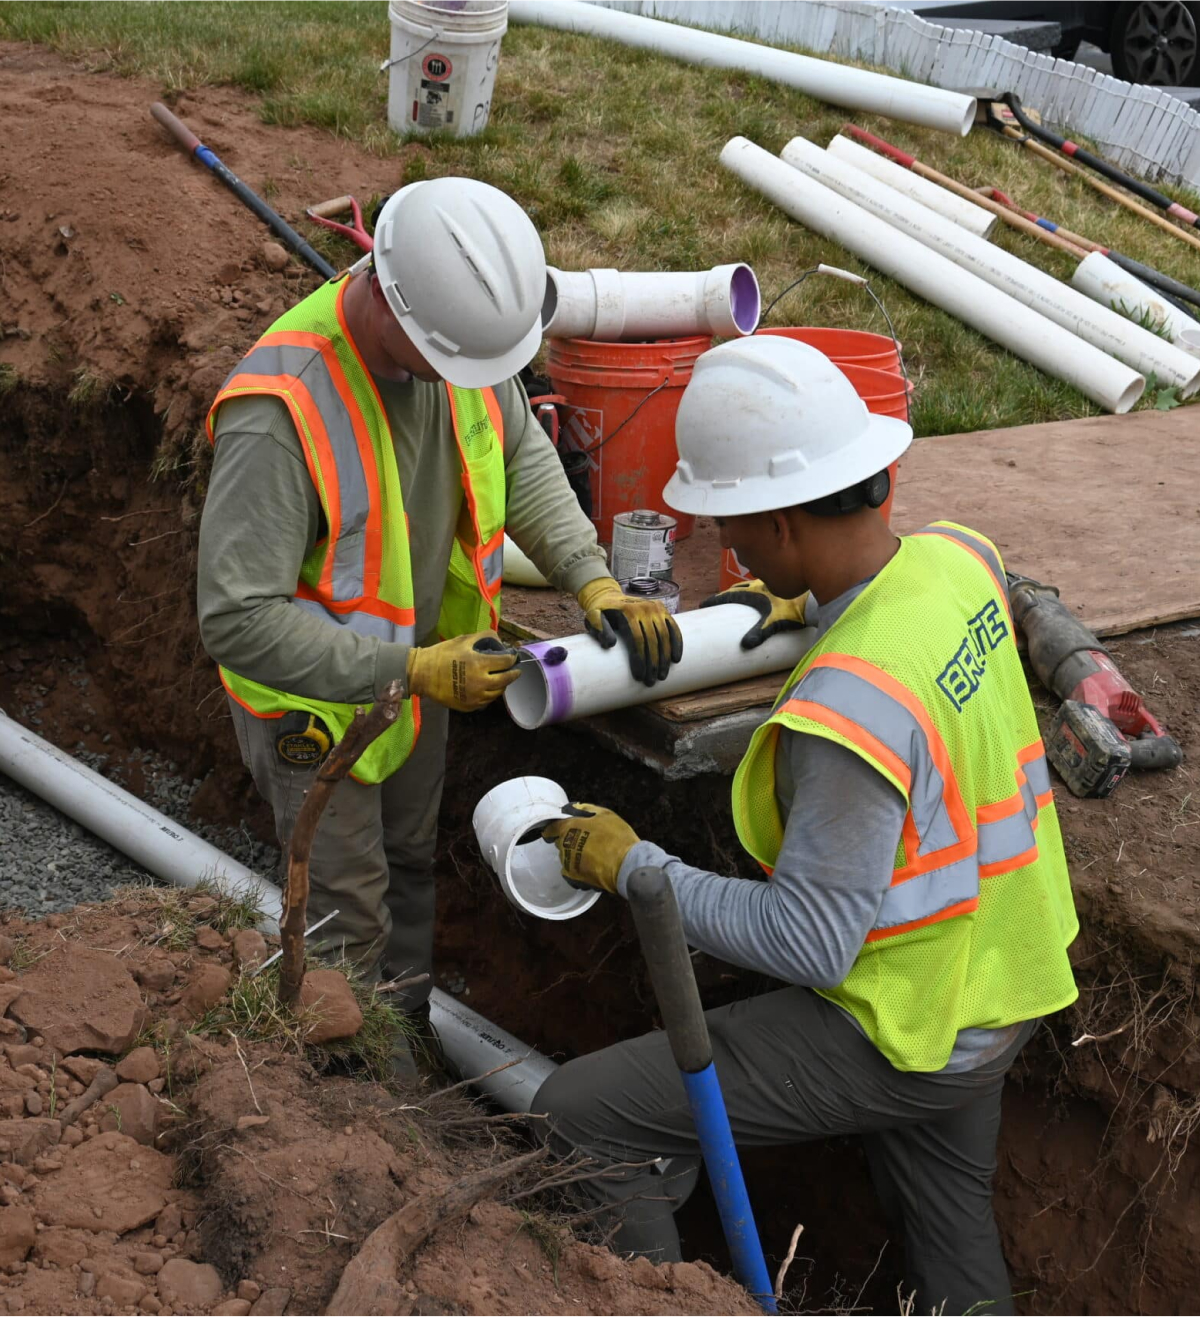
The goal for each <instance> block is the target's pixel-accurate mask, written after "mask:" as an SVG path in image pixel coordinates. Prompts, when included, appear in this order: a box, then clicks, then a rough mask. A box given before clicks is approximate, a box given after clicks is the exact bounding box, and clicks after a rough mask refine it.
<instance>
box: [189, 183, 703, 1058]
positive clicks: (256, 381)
mask: <svg viewBox="0 0 1200 1317" xmlns="http://www.w3.org/2000/svg"><path fill="white" fill-rule="evenodd" d="M360 266H363V268H356V269H355V270H352V271H351V272H350V273H349V275H348V276H343V277H341V278H338V279H333V280H330V281H329V282H328V283H326V284H324V285H323V286H322V287H320V288H318V289H317V290H316V291H315V292H313V293H311V294H310V295H309V296H308V297H306V298H305V299H304V300H303V301H302V302H300V303H299V304H298V305H296V306H294V307H292V309H291V310H290V311H287V312H286V313H285V314H284V315H283V316H281V317H280V318H279V319H278V320H277V321H276V322H275V323H274V324H273V325H272V326H271V327H270V329H268V330H267V332H266V333H265V334H264V335H263V336H262V337H261V338H260V339H259V340H258V342H257V343H255V344H254V346H253V347H252V348H251V349H250V351H249V352H248V353H247V354H246V356H245V357H243V358H242V360H241V362H240V363H239V364H238V365H237V366H236V367H235V369H234V371H233V373H232V374H231V375H230V377H229V378H228V379H227V380H226V381H225V383H224V384H223V385H222V386H221V389H220V391H219V393H218V394H217V397H216V400H215V401H214V403H213V405H212V409H211V411H210V413H209V418H208V430H209V435H210V436H211V437H212V439H213V442H214V444H215V445H216V451H215V454H214V457H213V468H212V476H211V479H210V482H209V487H208V495H207V498H206V500H205V504H204V516H203V521H202V522H201V528H200V562H199V583H198V590H197V595H198V602H199V612H200V630H201V635H202V637H203V640H204V646H205V648H206V649H207V650H208V653H209V654H210V655H211V656H212V657H213V658H214V659H216V661H217V662H218V663H219V664H220V665H221V680H222V681H223V682H224V685H225V688H226V690H227V691H228V693H229V706H230V710H231V713H232V716H233V724H234V728H235V730H236V732H237V737H238V743H239V747H240V750H241V754H242V758H243V760H244V761H245V763H246V765H247V767H248V768H249V769H250V772H251V773H252V775H253V777H254V781H255V784H256V785H257V787H258V789H259V791H260V792H261V793H262V795H263V796H264V797H265V798H266V800H267V801H268V803H269V804H270V805H271V808H272V810H273V811H274V815H275V824H276V830H277V833H278V836H279V842H280V845H281V846H282V847H284V848H286V847H287V845H288V841H289V838H290V835H291V831H292V827H293V825H294V824H295V821H296V813H297V811H298V810H299V808H300V804H301V802H302V801H303V799H304V794H305V792H306V791H307V790H308V788H309V786H310V785H311V784H312V781H313V776H314V774H315V772H316V770H317V768H318V766H319V764H320V763H321V761H322V760H323V759H324V757H325V755H326V754H328V752H329V748H330V745H331V743H332V742H334V741H337V740H339V739H340V738H341V736H342V735H343V734H344V732H345V730H346V728H347V726H348V725H349V722H350V720H351V718H352V717H353V716H354V709H355V706H356V705H364V704H370V703H371V702H372V701H374V700H376V699H378V698H379V697H380V695H382V693H383V692H384V690H385V689H386V688H387V687H388V685H389V684H390V683H391V682H392V681H393V680H396V681H400V682H402V683H403V685H404V691H405V695H406V696H407V698H406V700H405V702H404V705H403V711H402V714H401V717H400V718H399V719H398V720H397V721H396V722H395V723H394V724H392V726H391V727H389V728H388V730H387V731H386V732H385V733H384V734H383V735H382V736H380V737H379V739H378V740H376V741H375V742H374V743H373V744H372V745H371V746H369V747H368V749H367V751H366V753H365V754H364V755H363V757H362V758H361V759H360V760H359V762H358V764H357V765H356V767H355V770H354V775H353V779H347V780H346V781H344V782H342V783H341V784H340V785H339V786H338V788H337V790H336V792H335V793H334V796H333V799H332V800H331V802H330V804H329V806H328V808H327V810H326V812H325V814H324V815H323V817H322V819H321V826H320V828H319V829H318V831H317V835H316V840H315V842H314V845H313V851H312V860H311V878H312V897H311V901H310V906H309V908H310V912H311V913H312V914H313V915H314V917H319V916H321V915H326V914H329V913H331V912H332V911H334V910H335V909H336V910H337V911H339V914H338V916H337V918H336V919H335V920H334V921H333V922H332V923H331V924H329V925H327V926H326V928H325V929H324V930H323V934H322V936H323V937H324V938H325V939H326V940H327V942H329V943H331V944H333V945H336V946H340V947H341V948H342V949H343V950H344V952H345V954H346V956H347V957H348V958H349V959H350V960H352V961H355V962H357V963H358V965H359V966H360V968H361V969H362V971H363V972H364V973H365V974H367V975H368V976H373V975H375V974H377V973H379V972H383V973H386V974H389V975H409V974H412V973H414V971H415V972H416V973H418V974H420V973H428V972H429V970H430V965H431V958H432V943H433V915H434V882H433V861H434V846H435V841H436V837H437V814H438V804H439V801H440V799H441V794H442V779H443V774H444V764H445V750H446V728H447V710H448V709H457V710H460V711H462V712H466V713H470V712H472V711H473V710H476V709H481V708H483V707H484V706H485V705H486V704H488V703H489V702H490V701H492V700H494V699H495V698H496V697H497V696H499V695H500V694H501V693H502V692H503V690H504V688H505V687H506V686H507V685H508V684H509V683H510V682H512V681H514V680H515V679H516V676H517V669H516V663H517V655H516V651H515V650H513V649H510V648H508V647H507V646H504V645H501V644H500V642H499V640H498V639H497V637H496V627H497V625H498V623H499V617H500V586H501V576H502V555H503V542H504V531H505V527H506V526H507V527H508V530H509V532H510V534H511V535H512V538H513V540H514V541H515V542H516V543H517V544H519V545H520V546H521V548H522V549H524V550H525V551H526V552H527V553H528V554H529V556H530V557H531V558H532V559H533V561H534V562H535V563H536V564H537V566H538V567H539V568H540V569H541V571H542V572H543V573H544V574H545V575H546V576H547V577H548V578H549V579H550V581H551V582H552V583H553V584H554V585H555V586H557V587H558V588H559V589H562V590H569V591H570V592H571V593H573V594H575V595H577V597H578V599H579V602H580V604H581V606H582V607H583V610H584V613H585V615H586V618H587V623H588V627H589V630H591V631H592V632H593V634H595V635H596V637H597V639H599V640H600V641H601V643H602V644H609V645H613V644H616V643H617V638H618V636H619V637H620V638H621V639H622V640H623V641H624V642H625V645H626V647H627V648H628V651H629V659H630V666H631V669H632V670H633V675H634V676H635V677H638V678H640V679H642V680H643V681H646V682H647V683H653V682H654V681H655V680H656V678H660V677H663V676H665V675H666V672H667V670H668V669H669V667H670V665H671V662H672V660H673V659H678V658H679V654H680V643H679V632H678V628H677V627H676V626H675V623H674V621H673V620H672V619H671V618H670V616H669V615H668V614H667V612H666V609H665V608H664V607H663V605H662V603H661V602H659V601H657V600H645V599H641V600H638V599H631V598H626V596H625V595H624V593H623V592H622V590H621V588H620V586H619V585H618V584H617V582H616V581H615V580H613V579H612V577H611V576H610V575H609V573H608V571H607V569H606V567H605V564H604V557H603V554H602V553H601V551H600V549H599V548H598V547H597V544H596V534H595V531H594V529H593V527H592V524H591V522H590V521H589V520H588V519H587V517H586V516H584V514H583V512H582V511H581V510H580V507H579V504H578V502H577V500H576V498H575V495H574V493H573V492H572V490H571V487H570V485H569V484H568V483H567V479H566V476H565V475H564V474H563V470H562V465H561V463H560V462H559V460H558V455H557V454H556V453H555V451H554V448H553V446H552V445H551V443H550V441H549V439H548V438H547V436H546V433H545V431H544V430H543V429H542V428H541V426H540V425H538V423H537V421H536V420H535V419H534V417H533V414H532V412H531V411H530V408H529V401H528V399H527V398H526V396H525V393H524V391H523V389H522V388H521V386H520V384H519V383H518V381H517V380H516V379H515V378H514V377H515V376H516V375H517V372H518V371H520V370H521V369H522V368H523V367H524V366H526V365H528V363H529V361H530V360H531V359H532V357H533V356H534V354H535V353H536V352H537V350H538V347H539V346H540V344H541V340H542V334H541V307H542V300H543V297H544V295H545V291H546V260H545V255H544V253H543V251H542V242H541V239H540V238H539V237H538V233H537V230H536V229H535V228H534V226H533V223H532V221H531V220H530V219H529V217H528V216H527V215H526V214H525V212H524V211H523V210H522V209H521V208H520V207H519V206H518V205H517V204H516V202H515V201H513V200H512V198H510V197H508V196H506V195H505V194H504V193H503V192H500V191H498V190H497V189H496V188H494V187H489V186H488V185H487V184H485V183H479V182H476V181H475V180H473V179H467V178H439V179H433V180H430V181H428V182H422V183H412V184H410V185H409V186H408V187H405V188H402V189H401V190H400V191H399V192H397V193H396V194H395V195H394V196H392V197H391V198H389V200H388V201H387V202H386V203H385V204H384V205H383V207H382V210H381V212H380V214H379V217H378V220H377V223H376V226H375V250H374V253H373V255H372V257H371V259H370V260H369V261H367V262H366V263H365V265H364V263H363V262H360ZM428 996H429V983H428V982H426V983H425V984H423V985H422V986H420V987H416V988H413V989H411V990H410V991H409V992H408V994H407V995H406V997H405V998H404V999H403V1001H402V1002H400V1003H398V1004H399V1005H401V1006H402V1007H403V1009H405V1010H406V1011H407V1012H409V1014H410V1015H411V1016H412V1017H413V1019H412V1020H411V1024H412V1025H413V1028H412V1030H410V1032H413V1033H416V1034H417V1035H418V1036H419V1035H420V1034H421V1033H422V1032H425V1029H424V1027H423V1020H424V1021H427V1019H428V1004H427V1002H428ZM394 1059H395V1065H396V1070H397V1071H398V1072H399V1073H402V1074H406V1075H411V1074H412V1073H413V1063H412V1058H411V1057H410V1056H409V1055H408V1049H407V1046H406V1044H405V1043H404V1039H403V1038H402V1037H398V1038H397V1040H396V1051H395V1058H394Z"/></svg>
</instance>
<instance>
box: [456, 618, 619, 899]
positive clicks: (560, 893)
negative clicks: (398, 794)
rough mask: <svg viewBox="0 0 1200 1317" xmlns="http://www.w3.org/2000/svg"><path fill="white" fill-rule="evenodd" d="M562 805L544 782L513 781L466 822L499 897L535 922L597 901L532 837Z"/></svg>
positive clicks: (561, 815)
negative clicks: (572, 882)
mask: <svg viewBox="0 0 1200 1317" xmlns="http://www.w3.org/2000/svg"><path fill="white" fill-rule="evenodd" d="M592 643H593V644H594V643H595V642H594V641H593V642H592ZM525 666H527V667H531V666H533V665H532V664H526V665H525ZM517 684H518V683H517V682H514V683H513V685H517ZM566 804H567V793H566V792H565V791H564V790H563V789H562V787H560V786H559V785H558V783H557V782H551V781H550V779H549V778H548V777H514V778H511V779H510V780H509V781H507V782H501V783H500V785H499V786H498V787H493V788H492V789H491V790H490V791H489V792H488V793H487V795H486V796H484V798H483V799H482V800H481V801H480V802H479V804H478V805H476V806H475V813H474V815H473V816H472V818H471V826H472V827H473V828H474V829H475V840H476V841H477V842H478V843H479V849H480V850H481V851H482V852H483V858H484V859H485V860H487V862H488V864H489V865H490V866H491V869H492V872H493V873H494V874H495V875H496V877H497V878H499V879H500V887H501V890H502V891H503V892H504V895H505V896H507V897H508V899H509V900H510V901H511V902H512V903H513V905H515V906H516V907H517V909H518V910H523V911H524V912H525V913H526V914H529V915H537V917H538V918H539V919H574V918H575V916H576V915H581V914H583V913H584V911H585V910H590V909H591V908H592V906H594V905H595V904H596V902H597V901H598V900H599V899H600V893H599V892H598V891H596V890H594V889H590V890H588V891H582V892H581V891H579V890H578V889H577V888H575V887H572V886H571V885H570V883H568V882H567V880H566V879H565V878H564V877H563V876H562V866H561V865H560V864H559V861H558V851H557V849H556V848H555V847H554V846H552V845H551V844H550V843H549V842H548V841H543V840H542V839H541V837H540V836H538V835H536V834H537V833H539V832H540V831H541V829H542V828H543V827H544V826H545V825H546V824H547V823H550V822H552V821H553V820H554V819H565V818H569V817H570V815H569V814H567V813H566V811H565V810H564V808H563V806H564V805H566ZM530 834H534V835H532V836H530Z"/></svg>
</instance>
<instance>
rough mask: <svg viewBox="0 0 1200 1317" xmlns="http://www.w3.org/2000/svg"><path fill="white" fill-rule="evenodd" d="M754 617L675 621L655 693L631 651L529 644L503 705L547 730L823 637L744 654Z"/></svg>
mask: <svg viewBox="0 0 1200 1317" xmlns="http://www.w3.org/2000/svg"><path fill="white" fill-rule="evenodd" d="M784 168H787V166H784ZM755 618H756V614H755V612H754V610H753V609H751V608H749V607H747V606H746V605H745V604H718V605H717V606H716V607H714V608H700V609H696V610H695V611H693V612H690V613H678V614H676V617H675V621H676V622H678V623H679V630H680V632H681V633H682V635H683V658H682V659H681V660H680V661H679V662H678V663H674V664H672V665H671V671H670V672H669V673H668V674H667V678H666V680H665V681H660V682H658V683H657V684H656V685H654V686H644V685H642V683H641V682H640V681H635V680H634V679H633V677H631V676H630V674H629V656H628V654H627V653H626V651H625V647H624V645H614V646H613V647H612V648H611V649H601V648H600V646H599V645H598V644H597V643H596V642H595V640H593V639H592V637H591V636H589V635H582V636H568V637H566V639H564V640H543V641H538V642H537V643H536V644H532V645H526V646H525V647H524V649H525V653H527V654H532V655H533V656H534V658H535V659H536V660H537V661H536V662H535V663H530V662H524V663H522V664H521V675H520V676H519V677H518V678H517V680H516V681H514V682H513V684H512V685H511V686H509V688H508V689H507V690H506V691H505V692H504V703H505V704H506V705H507V706H508V712H509V713H510V714H511V715H512V719H513V721H514V722H515V723H516V724H517V725H518V726H519V727H524V728H527V729H529V728H535V727H547V726H549V725H550V724H552V723H562V722H570V721H571V720H572V719H574V718H588V717H592V716H593V715H595V714H599V713H611V712H612V711H613V710H614V709H628V708H632V707H633V706H634V705H636V704H647V703H649V701H650V700H662V699H667V698H668V697H669V696H672V695H686V694H688V693H689V692H690V691H698V690H703V689H704V688H705V687H707V686H720V685H721V684H722V683H724V682H727V681H742V680H744V679H745V678H747V677H761V676H763V675H764V674H765V673H768V672H782V671H784V670H787V671H790V670H791V669H792V668H794V667H795V666H796V664H797V663H799V662H800V660H801V659H802V658H803V657H804V655H805V654H806V653H807V652H808V650H809V649H810V648H811V647H812V643H813V641H814V640H815V638H816V634H817V633H816V628H815V627H805V628H804V629H803V630H801V631H786V632H782V633H781V634H779V635H776V636H772V637H771V638H770V639H769V640H767V641H764V642H763V644H761V645H759V646H758V648H757V649H742V647H741V639H742V636H744V635H745V634H746V632H747V631H749V630H750V628H751V626H753V625H754V622H755Z"/></svg>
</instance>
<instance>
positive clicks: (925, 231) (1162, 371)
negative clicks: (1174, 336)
mask: <svg viewBox="0 0 1200 1317" xmlns="http://www.w3.org/2000/svg"><path fill="white" fill-rule="evenodd" d="M782 154H783V159H784V160H785V161H786V162H787V163H788V164H789V165H791V166H792V168H793V169H796V170H799V171H800V173H802V174H804V175H805V176H806V177H808V178H810V179H812V180H814V181H815V182H816V183H818V184H821V185H823V186H825V187H828V188H832V189H833V191H834V192H836V193H838V194H839V195H840V196H842V197H845V198H846V200H847V201H849V202H852V203H853V204H855V205H858V206H861V207H862V208H863V210H865V211H867V212H869V213H870V214H872V215H875V216H877V217H878V218H879V219H881V220H884V221H886V222H887V223H888V224H890V225H892V227H893V228H894V229H896V230H897V231H898V232H900V233H903V234H907V235H908V236H909V237H910V238H915V239H916V240H917V241H918V242H919V243H921V244H922V245H923V246H924V247H925V248H926V249H927V252H937V253H939V254H940V255H941V256H944V257H945V258H946V259H947V260H950V261H953V262H954V264H955V265H957V266H958V267H959V268H960V269H961V270H966V271H969V272H970V273H971V274H972V275H977V276H978V277H979V278H980V279H983V280H984V281H985V282H986V283H988V284H990V285H991V286H992V288H993V289H996V290H998V291H999V292H1000V293H1002V294H1007V295H1008V296H1009V297H1013V298H1016V300H1017V301H1018V302H1020V303H1021V304H1022V305H1023V306H1027V307H1029V308H1030V310H1032V311H1036V312H1037V313H1038V314H1039V315H1042V316H1045V318H1046V319H1047V320H1048V321H1051V322H1052V323H1053V324H1055V325H1058V326H1059V327H1060V328H1062V329H1065V330H1067V331H1068V332H1070V333H1071V334H1077V335H1078V336H1079V338H1080V339H1082V340H1083V342H1084V343H1090V344H1091V345H1092V347H1094V348H1098V349H1099V350H1100V351H1101V352H1105V353H1107V354H1108V355H1109V356H1110V357H1115V358H1116V359H1117V360H1118V361H1123V362H1124V363H1125V364H1126V365H1127V366H1131V367H1132V368H1133V369H1134V370H1136V371H1138V372H1140V373H1141V374H1143V375H1149V374H1150V373H1151V372H1153V373H1154V374H1155V375H1156V376H1157V377H1158V378H1159V379H1160V380H1163V381H1164V382H1165V383H1168V384H1173V385H1176V386H1177V387H1178V388H1179V389H1181V390H1182V392H1183V396H1184V397H1189V396H1190V395H1191V394H1193V393H1194V392H1195V391H1196V389H1197V388H1200V363H1198V362H1197V361H1196V358H1195V357H1193V356H1191V355H1189V354H1188V353H1186V352H1182V351H1180V349H1179V348H1177V347H1173V346H1172V345H1171V344H1170V343H1168V342H1166V341H1165V340H1164V339H1162V338H1160V337H1159V336H1158V335H1157V334H1152V333H1150V331H1149V330H1147V329H1143V328H1142V327H1141V325H1137V324H1134V323H1133V322H1132V321H1129V320H1126V319H1125V318H1124V317H1123V316H1120V315H1117V313H1116V312H1115V311H1111V310H1109V309H1108V308H1107V307H1103V306H1098V305H1097V304H1096V303H1095V302H1094V301H1092V300H1091V299H1090V298H1088V297H1085V296H1084V295H1083V294H1082V293H1080V292H1077V291H1076V290H1075V289H1074V288H1071V287H1069V286H1068V285H1066V284H1064V283H1062V282H1061V281H1060V280H1058V279H1056V278H1054V276H1053V275H1050V274H1047V273H1046V272H1045V271H1044V270H1039V269H1038V268H1037V266H1035V265H1030V264H1029V262H1028V261H1023V260H1021V258H1020V257H1019V256H1014V255H1013V254H1012V253H1011V252H1007V251H1004V250H1003V249H1002V248H1000V247H996V246H994V245H993V244H992V243H990V242H986V241H985V240H984V239H983V238H979V237H976V236H975V234H973V233H968V232H967V231H966V230H965V229H963V228H962V227H961V226H960V225H958V224H953V223H951V222H950V221H949V220H947V219H945V218H944V217H943V216H941V215H938V214H936V213H935V212H934V211H932V210H930V209H929V207H927V206H924V205H922V204H921V203H920V202H919V201H914V200H913V199H912V198H911V197H907V196H903V195H902V194H901V193H899V192H897V191H896V190H895V189H894V188H891V187H888V186H887V185H886V184H884V183H880V182H879V181H878V180H877V179H875V178H874V177H872V176H870V175H868V174H865V173H863V172H861V171H860V170H858V169H856V168H855V167H854V165H851V164H848V163H847V162H846V161H845V160H840V159H838V158H837V157H835V156H831V155H830V154H829V152H828V151H822V150H821V148H820V147H819V146H817V145H815V144H814V143H813V142H810V141H809V140H808V139H807V138H805V137H793V138H792V140H791V141H790V142H789V143H788V144H787V145H786V146H785V147H784V148H783V152H782ZM902 172H903V171H902ZM1198 327H1200V326H1198ZM1076 341H1078V340H1076ZM1005 346H1008V345H1007V344H1006V345H1005ZM1015 350H1016V349H1014V351H1015ZM1038 364H1041V363H1038ZM1042 368H1043V369H1046V367H1045V366H1043V367H1042ZM1059 369H1060V370H1061V369H1062V367H1059ZM1068 369H1069V367H1068ZM1048 373H1049V374H1055V373H1056V371H1055V370H1049V371H1048ZM1064 378H1066V376H1064ZM1098 401H1099V399H1098Z"/></svg>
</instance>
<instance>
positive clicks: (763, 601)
mask: <svg viewBox="0 0 1200 1317" xmlns="http://www.w3.org/2000/svg"><path fill="white" fill-rule="evenodd" d="M811 598H812V595H811V594H810V593H809V592H808V591H807V590H805V592H804V593H803V594H802V595H801V596H800V597H799V598H798V599H780V598H779V596H778V595H773V594H772V593H771V592H770V590H768V589H767V587H766V586H765V585H763V583H762V582H761V581H747V582H746V584H745V585H733V586H730V588H729V589H728V590H722V591H721V593H720V594H714V595H710V596H709V598H707V599H706V600H705V601H704V602H703V603H702V604H701V605H700V607H701V608H714V607H715V606H716V605H717V604H746V605H748V606H749V607H750V608H753V609H754V610H755V612H756V613H758V621H757V622H755V624H754V625H753V626H752V627H751V628H750V630H749V631H747V632H746V634H745V635H744V636H743V637H742V648H743V649H757V648H758V646H759V645H761V644H762V642H763V641H764V640H766V639H768V638H769V637H770V636H773V635H776V634H778V633H779V632H780V631H799V630H800V628H801V627H803V626H805V625H806V623H805V620H804V610H805V609H806V608H807V607H808V601H809V600H810V599H811Z"/></svg>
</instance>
